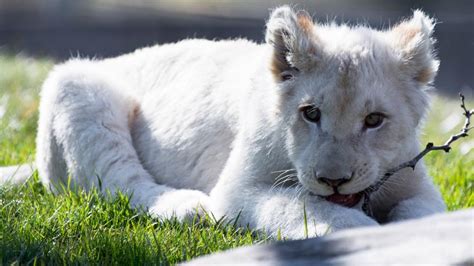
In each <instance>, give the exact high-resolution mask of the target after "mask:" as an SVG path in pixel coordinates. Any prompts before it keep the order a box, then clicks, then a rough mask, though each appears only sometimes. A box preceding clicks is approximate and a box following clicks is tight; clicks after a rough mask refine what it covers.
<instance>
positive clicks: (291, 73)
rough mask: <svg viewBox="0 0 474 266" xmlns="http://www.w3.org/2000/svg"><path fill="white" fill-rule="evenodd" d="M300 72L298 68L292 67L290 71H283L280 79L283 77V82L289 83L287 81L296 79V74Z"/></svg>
mask: <svg viewBox="0 0 474 266" xmlns="http://www.w3.org/2000/svg"><path fill="white" fill-rule="evenodd" d="M299 71H300V70H299V69H298V68H296V67H292V68H291V69H290V70H288V71H283V72H282V73H281V74H280V77H281V80H282V81H287V80H290V79H292V78H294V77H295V73H297V72H299Z"/></svg>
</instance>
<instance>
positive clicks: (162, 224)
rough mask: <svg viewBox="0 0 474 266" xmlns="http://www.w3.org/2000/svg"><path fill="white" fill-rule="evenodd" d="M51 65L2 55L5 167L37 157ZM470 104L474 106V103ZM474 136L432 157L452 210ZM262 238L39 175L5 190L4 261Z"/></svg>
mask: <svg viewBox="0 0 474 266" xmlns="http://www.w3.org/2000/svg"><path fill="white" fill-rule="evenodd" d="M51 67H52V62H51V61H50V60H42V59H39V60H32V59H28V58H24V57H21V56H19V57H15V56H5V55H1V54H0V69H1V71H0V165H12V164H19V163H25V162H30V161H33V158H34V153H35V145H34V141H35V129H36V123H37V121H36V120H37V107H38V94H39V90H40V86H41V82H42V81H43V80H44V78H45V76H46V74H47V72H48V71H49V70H50V69H51ZM458 105H459V102H458V100H457V99H450V100H448V99H441V98H436V99H435V100H434V103H433V108H432V111H431V112H430V114H429V117H428V119H427V123H426V126H425V130H424V131H423V132H424V134H423V136H422V143H427V142H428V141H432V142H435V144H440V143H442V142H444V141H445V140H446V139H447V138H448V137H449V135H450V134H452V133H454V132H456V131H457V130H458V129H459V128H460V126H461V124H462V122H463V118H462V116H461V109H460V108H459V107H458ZM468 105H469V106H470V107H471V108H474V104H473V103H472V101H471V102H469V104H468ZM457 116H459V117H460V118H459V119H457V118H456V117H457ZM456 122H457V123H456ZM473 134H474V132H473ZM473 141H474V138H472V137H469V138H466V139H463V140H460V141H459V142H458V143H456V144H454V145H453V151H452V152H450V153H448V154H445V153H443V152H433V153H431V154H429V155H428V156H427V157H426V160H425V161H426V164H427V166H428V169H429V172H430V174H431V175H432V176H433V178H434V180H435V182H436V184H438V185H439V187H440V189H441V192H442V194H443V197H444V199H445V200H446V203H447V204H448V208H449V209H450V210H457V209H462V208H468V207H473V206H474V189H473V186H474V148H470V147H472V146H474V145H471V144H470V143H474V142H473ZM470 145H471V146H470ZM262 241H267V240H266V237H265V236H263V235H257V234H255V233H252V232H250V231H248V230H245V229H239V228H235V227H234V226H233V225H232V224H222V223H220V222H216V221H214V220H213V219H211V218H209V217H208V218H204V219H203V220H200V221H197V222H196V223H194V224H182V223H178V222H176V221H159V220H157V219H152V218H151V217H148V216H147V215H144V214H139V213H137V212H136V211H134V210H132V209H130V207H129V205H128V199H127V197H125V196H122V197H119V198H116V199H108V198H104V197H101V196H99V195H98V194H97V193H96V192H95V191H92V192H90V193H83V192H77V193H73V192H69V193H66V194H62V195H59V196H53V195H51V194H49V193H47V192H46V191H45V189H44V188H43V187H42V186H41V184H40V183H39V182H38V181H37V178H36V179H33V180H31V181H29V182H28V183H27V184H26V185H24V186H21V187H14V188H0V263H1V264H10V263H12V262H19V263H34V262H46V263H53V264H71V263H81V264H106V265H107V264H170V263H171V264H172V263H176V262H180V261H185V260H189V259H191V258H194V257H196V256H199V255H203V254H208V253H210V252H215V251H218V250H223V249H228V248H232V247H237V246H242V245H249V244H253V243H259V242H262ZM236 263H237V262H236Z"/></svg>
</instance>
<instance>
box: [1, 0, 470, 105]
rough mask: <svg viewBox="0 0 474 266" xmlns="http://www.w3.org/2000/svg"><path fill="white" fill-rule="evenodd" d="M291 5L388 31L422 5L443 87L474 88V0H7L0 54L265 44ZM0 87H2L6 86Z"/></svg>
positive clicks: (58, 56) (104, 53) (59, 56)
mask: <svg viewBox="0 0 474 266" xmlns="http://www.w3.org/2000/svg"><path fill="white" fill-rule="evenodd" d="M285 3H290V4H292V5H294V6H296V7H297V8H302V9H306V10H308V11H309V12H310V14H312V15H313V16H314V17H315V18H316V19H317V20H319V21H323V22H326V21H328V20H332V19H335V20H336V21H337V22H347V23H351V24H355V23H369V24H370V25H372V26H373V27H376V28H386V27H389V26H390V25H393V24H395V23H396V22H397V21H399V19H400V18H402V17H409V16H410V15H411V13H412V10H413V9H415V8H421V9H423V10H424V11H426V12H427V13H428V14H430V15H432V16H434V17H435V18H437V20H438V22H439V24H438V25H437V26H436V32H435V37H436V38H437V39H438V43H437V48H438V52H439V57H440V58H441V68H440V73H439V75H438V78H437V80H436V87H437V89H438V92H439V93H441V94H444V95H456V94H457V92H459V91H463V92H464V93H465V94H466V96H467V97H468V98H472V96H473V94H474V93H473V91H474V89H473V88H474V1H470V0H459V1H446V0H444V1H442V0H431V1H389V0H384V1H379V0H378V1H375V0H362V1H343V0H314V1H278V0H271V1H251V0H175V1H172V0H161V1H160V0H155V1H152V0H0V53H3V54H9V55H16V54H19V53H21V54H22V55H25V56H28V57H30V56H31V57H39V58H49V59H52V60H53V61H55V62H58V61H61V60H65V59H67V58H68V57H71V56H77V55H80V56H87V57H98V58H102V57H110V56H115V55H119V54H122V53H126V52H130V51H133V50H134V49H136V48H139V47H142V46H147V45H153V44H156V43H165V42H175V41H178V40H181V39H184V38H195V37H196V38H198V37H199V38H209V39H214V38H217V39H222V38H237V37H243V38H248V39H252V40H255V41H257V42H262V41H263V38H264V37H263V32H264V25H265V20H266V18H267V16H268V12H269V9H271V8H273V7H275V6H278V5H282V4H285ZM0 90H1V88H0Z"/></svg>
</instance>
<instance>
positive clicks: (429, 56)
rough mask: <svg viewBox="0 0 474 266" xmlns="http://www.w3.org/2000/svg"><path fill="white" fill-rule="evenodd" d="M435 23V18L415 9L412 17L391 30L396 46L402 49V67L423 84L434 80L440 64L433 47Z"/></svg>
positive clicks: (399, 49)
mask: <svg viewBox="0 0 474 266" xmlns="http://www.w3.org/2000/svg"><path fill="white" fill-rule="evenodd" d="M434 25H435V21H434V20H433V19H431V18H430V17H428V16H427V15H425V14H424V13H423V12H422V11H420V10H415V11H414V13H413V17H412V18H411V19H409V20H406V21H402V22H401V23H399V24H398V25H396V26H395V27H394V28H393V29H392V30H391V31H390V32H389V34H390V35H391V38H392V41H393V43H394V45H395V48H396V49H397V50H398V51H400V56H401V60H402V66H401V67H402V69H403V70H404V71H405V72H406V73H408V74H409V75H411V76H412V77H413V79H415V80H416V81H418V82H419V83H421V84H423V85H425V84H429V83H431V82H433V80H434V78H435V76H436V73H437V71H438V66H439V61H438V60H437V58H436V55H435V51H434V47H433V46H434V43H435V42H436V40H435V39H434V38H433V36H432V34H433V29H434Z"/></svg>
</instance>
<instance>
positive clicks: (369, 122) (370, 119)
mask: <svg viewBox="0 0 474 266" xmlns="http://www.w3.org/2000/svg"><path fill="white" fill-rule="evenodd" d="M384 119H385V116H384V115H383V114H381V113H371V114H369V115H368V116H366V117H365V120H364V126H365V127H366V128H376V127H379V126H380V125H381V124H382V123H383V120H384Z"/></svg>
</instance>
